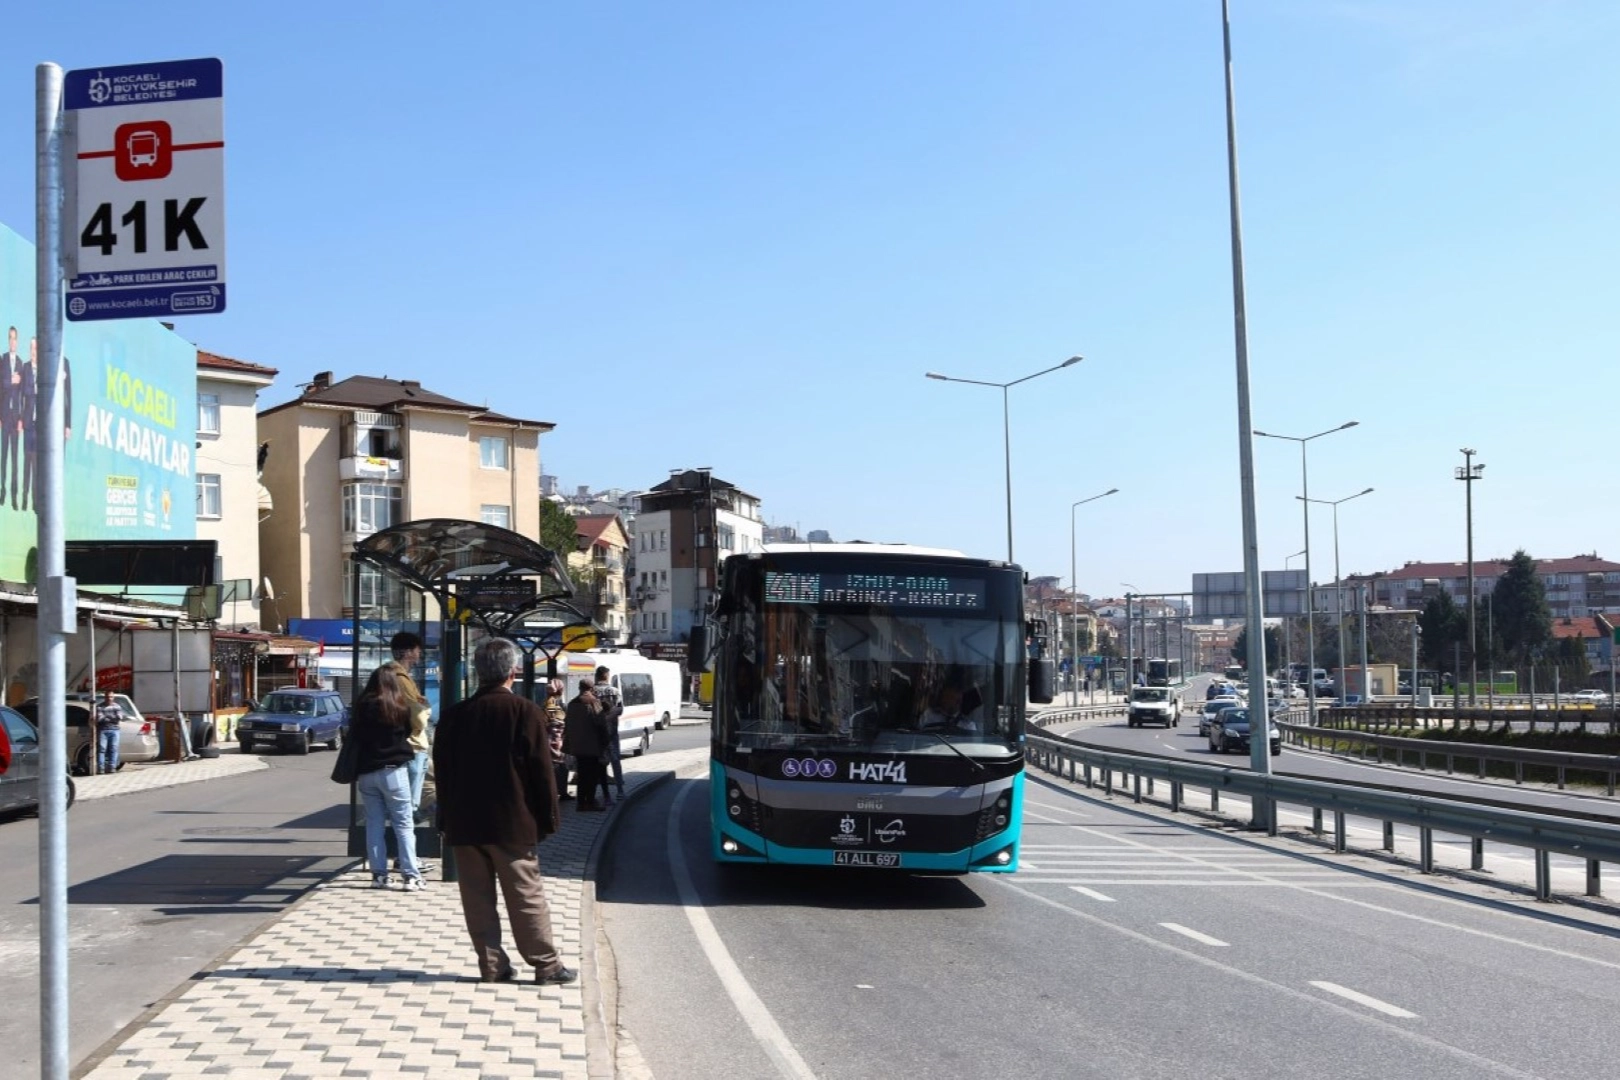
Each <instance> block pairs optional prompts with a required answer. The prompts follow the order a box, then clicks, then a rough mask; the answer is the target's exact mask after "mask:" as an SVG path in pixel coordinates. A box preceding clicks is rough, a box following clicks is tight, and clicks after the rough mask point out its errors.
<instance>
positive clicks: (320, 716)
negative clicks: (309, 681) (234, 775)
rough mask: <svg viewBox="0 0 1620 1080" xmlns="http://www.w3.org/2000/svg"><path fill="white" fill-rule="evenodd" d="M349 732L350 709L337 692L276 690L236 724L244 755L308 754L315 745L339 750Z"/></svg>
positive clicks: (255, 705) (237, 735)
mask: <svg viewBox="0 0 1620 1080" xmlns="http://www.w3.org/2000/svg"><path fill="white" fill-rule="evenodd" d="M348 732H349V707H348V706H347V705H346V704H344V701H343V695H341V694H339V693H338V692H337V691H336V690H298V689H293V688H288V689H286V690H276V691H273V692H271V693H270V694H268V695H266V696H265V699H264V700H263V701H260V702H256V703H254V705H253V711H252V712H249V713H248V714H247V715H245V716H243V717H242V719H241V720H239V721H237V724H236V738H237V741H238V742H240V743H241V746H242V753H244V754H251V753H252V752H253V751H255V750H258V749H261V748H264V747H269V746H276V747H280V748H281V749H283V750H291V751H292V752H293V753H295V754H307V753H309V750H310V747H312V746H314V745H315V744H316V743H325V744H326V745H327V746H329V747H330V748H332V749H333V750H336V749H337V748H338V747H340V746H342V745H343V738H344V736H345V735H347V734H348Z"/></svg>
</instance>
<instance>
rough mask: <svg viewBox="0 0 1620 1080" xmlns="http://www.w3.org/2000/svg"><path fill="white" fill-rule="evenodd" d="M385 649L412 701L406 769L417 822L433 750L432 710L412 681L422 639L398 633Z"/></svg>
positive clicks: (404, 631)
mask: <svg viewBox="0 0 1620 1080" xmlns="http://www.w3.org/2000/svg"><path fill="white" fill-rule="evenodd" d="M388 649H389V651H390V652H392V653H393V654H394V662H395V663H397V664H398V665H399V666H400V668H401V669H403V670H402V671H401V672H400V676H399V681H400V684H401V685H402V686H403V687H404V689H405V694H406V696H407V697H409V698H410V699H411V700H412V701H413V702H415V706H414V708H413V709H412V711H411V712H412V715H411V732H410V742H411V750H412V751H414V753H413V755H412V757H411V760H410V762H409V764H408V765H407V766H406V768H407V769H408V770H409V772H410V779H411V812H412V813H413V814H415V815H416V816H417V818H418V819H420V817H421V814H422V785H423V784H424V783H425V782H426V780H427V768H428V754H429V751H430V750H431V749H432V746H431V743H430V739H429V728H430V726H431V725H430V721H431V720H432V718H433V709H432V707H431V706H430V705H428V700H427V697H426V696H424V695H423V693H422V691H420V690H418V689H417V688H416V680H415V679H413V678H411V669H413V668H414V667H416V665H417V664H420V663H421V662H422V639H421V638H420V637H418V636H417V635H416V634H413V633H411V632H410V631H409V630H401V631H400V632H399V633H397V634H395V635H394V636H393V637H391V638H389V639H388Z"/></svg>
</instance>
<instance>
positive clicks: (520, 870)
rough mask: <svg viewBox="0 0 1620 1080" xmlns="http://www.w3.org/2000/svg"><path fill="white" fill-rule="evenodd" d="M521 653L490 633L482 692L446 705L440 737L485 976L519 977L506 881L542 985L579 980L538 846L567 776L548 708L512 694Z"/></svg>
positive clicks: (455, 844)
mask: <svg viewBox="0 0 1620 1080" xmlns="http://www.w3.org/2000/svg"><path fill="white" fill-rule="evenodd" d="M519 662H520V654H519V652H518V648H517V646H516V645H514V644H512V643H511V642H510V641H507V640H506V639H505V638H490V639H487V640H485V641H484V642H483V643H481V644H480V645H479V646H478V650H477V651H476V652H475V653H474V654H473V669H474V671H476V672H477V674H478V683H479V689H478V693H476V694H474V695H473V696H472V697H470V698H468V699H467V700H466V701H463V702H461V703H460V704H458V705H454V706H452V707H451V708H449V709H446V710H445V711H444V713H443V715H442V716H441V717H440V720H439V727H438V732H437V736H436V738H435V740H434V743H433V775H434V779H435V782H436V784H437V786H438V806H439V828H440V830H441V831H442V832H443V833H444V836H445V842H446V843H448V844H449V845H450V847H451V849H452V850H453V851H454V853H455V857H456V866H457V868H458V870H459V884H460V886H461V908H462V913H463V914H464V915H465V916H466V919H467V933H468V934H469V935H471V937H472V943H473V950H474V952H476V953H477V954H478V972H479V974H480V976H482V978H483V980H484V981H485V982H510V981H512V980H513V979H515V978H516V975H515V974H514V972H513V970H512V962H511V960H510V959H509V958H508V957H507V955H506V950H505V949H504V948H502V946H501V920H500V915H499V913H498V912H497V911H496V909H495V888H496V884H497V883H499V885H500V889H501V892H502V893H503V894H504V895H505V897H506V917H507V920H508V921H509V922H511V924H512V936H513V937H514V938H516V939H517V947H518V951H519V952H520V953H522V954H523V959H525V960H527V961H528V962H529V963H530V964H532V965H534V977H535V981H536V982H539V983H549V984H554V985H557V984H562V983H571V982H573V981H574V980H575V979H576V978H578V977H579V973H578V972H577V971H575V970H573V969H572V968H568V967H564V966H563V962H562V958H561V957H559V956H558V955H557V947H556V946H555V945H554V944H553V943H552V939H551V910H550V908H549V907H548V906H547V904H546V896H545V893H544V891H543V890H542V888H541V882H540V862H539V859H538V858H537V857H536V855H535V845H536V844H538V843H539V842H540V841H541V839H543V838H544V837H546V836H549V835H550V834H551V833H554V832H556V831H557V777H556V773H555V771H554V770H553V768H552V763H551V743H550V739H549V738H548V737H547V732H546V714H545V712H544V711H543V710H542V709H541V708H540V706H538V705H536V704H534V703H533V702H531V701H528V700H526V699H524V698H522V697H519V696H518V695H517V694H514V693H512V679H513V676H514V675H515V674H516V672H517V668H518V664H519Z"/></svg>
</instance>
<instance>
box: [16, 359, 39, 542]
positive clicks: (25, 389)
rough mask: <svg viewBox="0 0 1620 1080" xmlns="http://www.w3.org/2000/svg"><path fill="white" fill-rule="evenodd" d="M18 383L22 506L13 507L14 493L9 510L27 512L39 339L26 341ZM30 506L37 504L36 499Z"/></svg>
mask: <svg viewBox="0 0 1620 1080" xmlns="http://www.w3.org/2000/svg"><path fill="white" fill-rule="evenodd" d="M21 375H22V379H21V386H20V390H21V393H20V394H19V395H18V397H17V408H18V410H19V417H18V424H17V427H18V429H19V431H20V432H21V433H22V459H23V467H22V506H20V507H19V506H18V505H17V499H16V492H13V493H12V501H11V506H12V509H14V510H16V509H21V510H27V509H28V502H29V496H31V495H32V494H33V493H34V465H35V463H36V462H37V461H38V449H39V448H38V446H37V445H36V443H37V441H38V440H37V439H36V437H35V431H34V405H35V402H36V401H37V400H38V399H39V339H38V338H29V339H28V363H26V364H24V365H23V366H22V372H21ZM34 502H35V503H36V504H37V503H38V502H39V500H38V499H35V500H34Z"/></svg>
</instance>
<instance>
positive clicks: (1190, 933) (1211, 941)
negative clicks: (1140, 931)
mask: <svg viewBox="0 0 1620 1080" xmlns="http://www.w3.org/2000/svg"><path fill="white" fill-rule="evenodd" d="M1159 925H1160V926H1162V927H1164V928H1165V929H1166V930H1174V931H1175V932H1176V933H1178V934H1180V935H1182V936H1183V937H1190V938H1192V939H1193V940H1194V941H1196V942H1198V943H1199V944H1200V945H1213V946H1214V947H1215V948H1217V949H1228V948H1231V946H1230V945H1229V944H1228V943H1227V942H1224V941H1222V940H1221V939H1220V938H1215V937H1210V936H1209V935H1208V934H1201V933H1199V932H1198V931H1197V930H1194V929H1193V928H1192V927H1190V926H1182V925H1181V924H1180V923H1177V922H1162V923H1160V924H1159Z"/></svg>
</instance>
